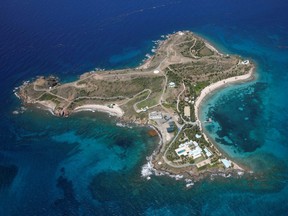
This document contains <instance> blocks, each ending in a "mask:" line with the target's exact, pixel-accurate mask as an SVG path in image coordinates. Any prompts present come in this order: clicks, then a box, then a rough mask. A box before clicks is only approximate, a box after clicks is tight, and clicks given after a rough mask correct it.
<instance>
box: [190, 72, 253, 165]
mask: <svg viewBox="0 0 288 216" xmlns="http://www.w3.org/2000/svg"><path fill="white" fill-rule="evenodd" d="M254 70H255V67H252V68H251V69H250V70H249V72H248V73H247V74H244V75H241V76H235V77H230V78H227V79H224V80H221V81H218V82H216V83H213V84H211V85H209V86H207V87H206V88H204V89H203V90H202V91H201V93H200V96H199V97H198V98H197V99H196V102H195V106H194V108H195V118H196V121H197V122H199V127H200V130H201V131H202V132H203V136H204V138H205V140H206V141H207V142H211V140H209V138H208V137H207V135H206V134H205V130H203V129H202V123H201V121H200V118H199V107H200V104H201V102H202V101H203V100H204V99H205V98H206V97H207V96H208V95H210V94H211V93H212V92H214V91H215V90H217V89H219V88H222V87H225V86H227V85H229V84H232V83H237V82H241V81H245V80H251V79H253V73H254ZM217 149H218V150H219V148H217ZM221 152H222V151H221ZM222 153H223V152H222ZM225 155H227V154H225ZM231 162H232V163H233V165H234V169H236V170H244V169H243V168H242V167H240V166H239V165H238V164H237V163H235V162H234V161H231Z"/></svg>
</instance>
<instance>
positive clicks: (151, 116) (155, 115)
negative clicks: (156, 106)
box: [149, 111, 163, 120]
mask: <svg viewBox="0 0 288 216" xmlns="http://www.w3.org/2000/svg"><path fill="white" fill-rule="evenodd" d="M162 118H163V116H162V113H161V112H156V111H154V112H150V113H149V119H151V120H157V119H162Z"/></svg>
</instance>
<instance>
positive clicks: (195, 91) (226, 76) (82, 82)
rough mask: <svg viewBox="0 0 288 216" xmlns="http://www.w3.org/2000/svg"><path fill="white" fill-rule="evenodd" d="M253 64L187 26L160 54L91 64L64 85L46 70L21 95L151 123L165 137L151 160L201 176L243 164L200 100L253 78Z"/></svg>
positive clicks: (55, 109) (57, 110) (56, 106)
mask: <svg viewBox="0 0 288 216" xmlns="http://www.w3.org/2000/svg"><path fill="white" fill-rule="evenodd" d="M254 69H255V66H254V64H253V63H252V62H250V61H249V60H244V59H242V58H241V57H240V56H236V55H224V54H222V53H220V52H219V51H217V50H216V49H215V48H214V47H213V46H212V45H210V44H209V43H208V42H207V41H205V40H204V39H203V38H201V37H199V36H197V35H195V34H193V33H192V32H189V31H181V32H176V33H174V34H171V35H167V36H166V37H165V39H164V40H161V41H158V44H157V49H156V50H155V54H154V55H153V56H151V57H150V58H149V59H148V60H147V61H145V62H144V63H143V64H142V65H141V66H139V67H137V68H130V69H123V70H108V71H104V70H98V71H91V72H87V73H84V74H83V75H81V76H80V78H79V80H76V81H75V82H70V83H63V84H61V83H60V82H59V80H58V79H57V78H56V77H54V76H49V77H42V76H41V77H37V78H36V79H34V80H33V81H30V82H24V84H23V85H22V86H20V87H19V88H18V90H17V92H16V94H17V95H18V96H19V97H20V98H21V100H22V101H23V102H24V103H25V104H38V105H41V107H43V108H44V109H48V110H50V111H51V112H52V113H53V114H54V115H57V116H68V115H70V114H71V113H74V112H79V111H82V110H92V111H95V110H96V111H101V112H108V113H110V114H111V115H114V116H117V117H119V121H122V122H125V123H130V122H131V123H137V124H141V125H150V126H152V127H153V128H154V129H155V130H156V132H157V133H158V134H159V137H160V144H159V146H158V148H157V149H156V150H155V152H154V153H153V155H152V156H151V161H150V166H152V167H153V169H155V170H156V171H157V172H166V173H170V174H175V175H184V176H186V177H193V178H201V176H205V173H219V172H220V173H225V174H227V173H232V172H239V171H240V170H241V171H243V169H242V168H241V167H240V166H238V165H237V164H236V163H235V162H233V161H231V160H230V159H229V158H227V156H225V154H223V152H221V149H219V148H218V147H217V146H216V145H215V144H213V143H212V142H211V141H210V140H209V139H208V137H207V135H206V134H205V132H204V131H203V128H202V127H203V124H204V122H201V121H200V119H199V106H200V104H201V101H203V99H204V98H205V97H206V96H207V95H209V94H210V93H211V92H212V91H214V90H215V89H218V88H221V87H225V86H226V85H229V84H230V83H233V82H239V81H246V80H249V79H252V78H253V71H254ZM209 121H211V119H209V120H207V122H208V123H209Z"/></svg>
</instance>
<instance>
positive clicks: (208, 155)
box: [204, 147, 213, 157]
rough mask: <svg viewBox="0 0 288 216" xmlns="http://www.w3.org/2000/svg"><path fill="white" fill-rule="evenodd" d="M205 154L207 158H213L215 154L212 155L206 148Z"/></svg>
mask: <svg viewBox="0 0 288 216" xmlns="http://www.w3.org/2000/svg"><path fill="white" fill-rule="evenodd" d="M204 151H205V154H206V156H207V157H211V156H212V155H213V154H212V153H211V151H210V150H209V149H208V148H206V147H205V148H204Z"/></svg>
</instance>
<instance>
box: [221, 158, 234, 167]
mask: <svg viewBox="0 0 288 216" xmlns="http://www.w3.org/2000/svg"><path fill="white" fill-rule="evenodd" d="M220 161H221V162H222V163H223V164H224V166H225V168H229V167H231V165H232V163H231V161H230V160H227V159H220Z"/></svg>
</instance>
